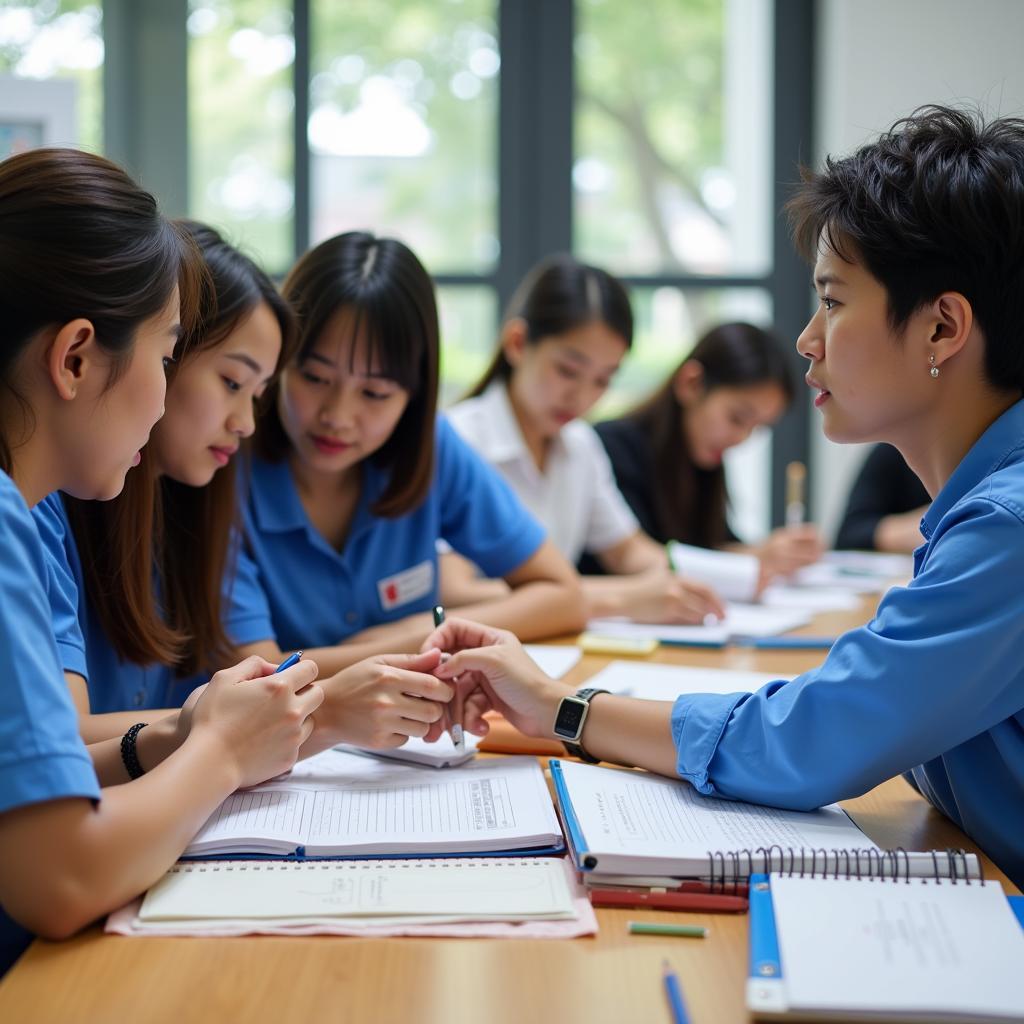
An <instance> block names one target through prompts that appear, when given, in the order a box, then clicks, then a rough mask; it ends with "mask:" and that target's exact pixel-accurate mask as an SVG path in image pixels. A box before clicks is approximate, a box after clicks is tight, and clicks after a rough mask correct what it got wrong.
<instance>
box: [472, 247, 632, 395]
mask: <svg viewBox="0 0 1024 1024" xmlns="http://www.w3.org/2000/svg"><path fill="white" fill-rule="evenodd" d="M515 318H520V319H522V320H523V321H525V323H526V340H527V342H528V343H530V344H536V343H537V342H539V341H540V340H541V339H542V338H550V337H555V336H557V335H559V334H564V333H565V332H566V331H571V330H573V328H576V327H581V326H583V325H584V324H588V323H593V322H594V321H598V322H599V323H603V324H605V325H606V326H608V327H609V328H611V330H613V331H614V332H615V333H616V334H618V335H619V336H620V337H621V338H622V339H623V340H624V341H625V342H626V347H627V348H629V347H630V346H631V345H632V344H633V311H632V309H631V308H630V305H629V296H628V295H627V294H626V289H625V288H624V287H623V286H622V282H621V281H619V280H618V279H617V278H615V277H612V275H611V274H609V273H608V271H607V270H602V269H601V268H600V267H591V266H588V265H587V264H585V263H580V262H579V261H578V260H575V259H573V258H572V257H571V256H566V255H557V256H550V257H548V258H547V259H546V260H543V261H542V262H540V263H538V264H537V265H536V266H535V267H534V268H533V269H532V270H531V271H530V272H529V273H528V274H527V275H526V277H525V278H523V281H522V283H521V284H520V285H519V287H518V288H517V289H516V291H515V293H514V294H513V296H512V299H511V301H510V302H509V305H508V310H507V312H506V314H505V320H506V321H508V320H512V319H515ZM511 376H512V364H511V363H510V362H509V361H508V358H507V357H506V356H505V351H504V349H503V348H502V346H501V344H500V343H499V344H498V348H497V351H496V352H495V353H494V358H493V359H492V360H491V363H490V365H489V366H488V367H487V369H486V370H485V371H484V374H483V376H482V377H481V378H480V380H478V381H477V383H476V384H475V385H474V386H473V387H472V389H471V390H470V392H469V394H468V395H467V396H466V397H467V398H473V397H475V396H476V395H481V394H483V393H484V391H486V390H487V388H488V387H490V385H491V384H492V383H493V382H494V381H496V380H500V381H507V380H508V379H509V377H511Z"/></svg>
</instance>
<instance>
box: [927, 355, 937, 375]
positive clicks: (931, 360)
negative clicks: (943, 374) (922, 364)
mask: <svg viewBox="0 0 1024 1024" xmlns="http://www.w3.org/2000/svg"><path fill="white" fill-rule="evenodd" d="M928 362H929V363H931V364H932V368H931V369H930V370H929V371H928V372H929V373H930V374H931V375H932V380H935V378H936V377H938V375H939V368H938V367H937V366H936V365H935V353H934V352H933V353H932V354H931V355H930V356H929V357H928Z"/></svg>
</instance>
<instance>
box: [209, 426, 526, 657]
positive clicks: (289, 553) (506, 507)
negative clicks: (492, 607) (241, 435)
mask: <svg viewBox="0 0 1024 1024" xmlns="http://www.w3.org/2000/svg"><path fill="white" fill-rule="evenodd" d="M362 469H363V488H362V493H361V495H360V498H359V503H358V506H357V508H356V511H355V514H354V517H353V520H352V527H351V529H350V530H349V533H348V538H347V540H346V541H345V546H344V548H343V549H342V550H341V551H336V550H335V549H334V548H332V547H331V545H330V544H328V543H327V541H326V540H325V539H324V538H323V536H322V535H321V534H320V533H319V532H318V531H317V529H316V528H315V527H314V526H313V524H312V523H311V522H310V521H309V517H308V516H307V515H306V512H305V509H303V507H302V502H301V500H300V498H299V494H298V492H297V490H296V488H295V481H294V479H293V478H292V474H291V470H290V469H289V466H288V463H287V462H286V461H285V462H280V463H269V462H264V461H262V460H259V459H254V460H253V463H252V467H251V477H250V481H249V486H248V488H247V490H248V493H247V495H246V497H245V498H244V499H243V500H244V512H245V529H246V546H245V550H243V551H241V552H240V553H239V556H238V559H237V566H236V571H235V574H234V577H233V580H232V583H231V586H230V590H229V595H228V596H229V601H228V603H229V611H228V622H227V628H228V633H229V635H230V636H231V639H232V640H233V641H234V642H235V643H237V644H249V643H255V642H256V641H259V640H267V639H276V640H277V643H278V646H279V647H280V648H281V649H282V650H293V649H296V648H299V647H328V646H331V645H333V644H337V643H338V642H339V641H341V640H343V639H344V638H345V637H348V636H351V635H352V634H353V633H357V632H359V631H360V630H362V629H366V628H367V627H369V626H375V625H378V624H380V623H385V622H393V621H396V620H398V619H402V618H405V617H406V616H407V615H411V614H413V613H414V612H422V611H427V610H429V609H430V608H431V607H433V606H434V605H435V604H437V594H438V581H437V550H436V545H437V541H438V540H439V539H440V540H445V541H447V542H448V544H450V545H451V547H452V548H453V549H454V550H455V551H457V552H459V553H460V554H462V555H465V556H466V557H467V558H469V559H471V560H472V561H473V562H475V563H476V564H477V565H478V566H480V568H481V569H482V570H483V572H484V573H485V574H486V575H488V576H493V577H501V576H505V575H507V574H508V573H510V572H512V571H513V570H514V569H516V568H518V567H519V566H520V565H522V564H523V562H525V561H526V560H527V559H529V558H530V557H531V556H532V555H533V554H534V553H535V552H536V551H537V549H538V548H539V547H540V546H541V544H542V543H543V541H544V530H543V528H542V527H541V526H540V525H539V524H538V523H537V522H536V520H535V519H533V517H532V516H531V515H530V514H529V512H527V511H526V509H525V508H524V507H523V506H522V504H521V503H520V501H519V499H518V498H517V497H516V496H515V494H514V493H513V492H512V490H511V489H510V488H509V486H508V485H507V484H506V483H505V482H504V481H503V480H502V479H501V477H500V476H498V474H497V473H496V472H495V471H494V470H493V469H491V468H490V466H488V465H487V464H486V463H485V462H484V461H483V460H482V459H481V458H480V456H479V455H477V454H476V453H475V452H474V451H473V450H472V449H471V448H470V447H469V446H468V445H467V444H466V443H465V442H464V441H463V440H462V439H461V438H459V437H458V435H457V434H456V433H455V431H454V430H453V429H452V428H451V426H450V425H449V424H448V422H447V421H446V420H445V419H443V418H439V419H438V421H437V433H436V441H435V460H434V476H433V482H432V484H431V486H430V489H429V491H428V492H427V495H426V497H425V498H424V500H423V501H422V502H421V503H420V504H419V505H418V506H417V507H416V508H414V509H413V510H412V511H411V512H408V513H406V514H405V515H403V516H398V517H396V518H393V519H384V518H381V517H379V516H375V515H373V514H372V513H371V512H370V506H371V505H372V504H373V503H374V502H375V501H376V500H377V498H378V497H379V496H380V495H381V494H382V493H383V492H384V490H385V488H386V487H387V484H388V480H389V472H388V471H386V470H382V469H381V468H380V467H378V466H375V465H374V463H373V460H372V459H366V460H364V462H363V463H362Z"/></svg>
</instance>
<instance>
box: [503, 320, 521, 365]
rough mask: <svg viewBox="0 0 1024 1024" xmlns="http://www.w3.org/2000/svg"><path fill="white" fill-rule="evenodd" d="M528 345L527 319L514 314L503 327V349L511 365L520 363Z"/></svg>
mask: <svg viewBox="0 0 1024 1024" xmlns="http://www.w3.org/2000/svg"><path fill="white" fill-rule="evenodd" d="M526 345H527V329H526V321H525V320H524V319H523V318H522V317H520V316H514V317H512V319H511V320H507V321H506V322H505V325H504V327H502V329H501V350H502V351H503V352H504V353H505V358H506V359H507V360H508V362H509V365H510V366H518V365H519V363H520V362H521V361H522V358H523V352H524V351H525V350H526Z"/></svg>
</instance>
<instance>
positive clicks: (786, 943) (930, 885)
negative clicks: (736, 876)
mask: <svg viewBox="0 0 1024 1024" xmlns="http://www.w3.org/2000/svg"><path fill="white" fill-rule="evenodd" d="M771 891H772V906H773V909H774V913H775V927H776V932H777V935H778V939H779V947H780V954H781V958H782V975H783V981H784V983H785V989H786V997H787V1001H788V1003H789V1005H790V1008H791V1009H799V1008H806V1009H809V1010H815V1011H826V1010H834V1011H839V1010H844V1011H848V1012H858V1011H859V1012H869V1011H880V1012H885V1013H889V1014H900V1013H911V1012H917V1013H920V1014H925V1015H927V1014H934V1015H935V1016H936V1017H940V1016H942V1015H946V1014H959V1015H977V1014H980V1013H990V1014H993V1015H1000V1014H1002V1015H1006V1016H1008V1017H1010V1018H1011V1019H1014V1020H1019V1019H1020V1015H1021V1014H1022V1013H1024V971H1022V965H1024V931H1022V930H1021V927H1020V925H1019V924H1018V923H1017V920H1016V918H1015V917H1014V916H1013V913H1012V911H1011V910H1010V905H1009V904H1008V903H1007V901H1006V897H1005V896H1004V895H1003V892H1002V889H1001V888H1000V887H999V886H998V885H997V884H995V883H993V882H989V883H988V884H986V885H984V886H982V885H978V884H972V885H969V886H968V885H964V884H962V883H960V884H958V885H950V884H949V883H948V882H945V883H942V884H940V885H936V884H935V883H934V881H931V882H923V881H917V880H915V881H912V882H911V883H910V884H909V885H908V884H906V883H892V882H879V881H871V880H867V879H863V880H858V879H849V880H847V879H844V878H840V879H838V880H834V879H809V878H803V879H801V878H798V877H792V878H791V877H788V876H780V875H772V878H771Z"/></svg>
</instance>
